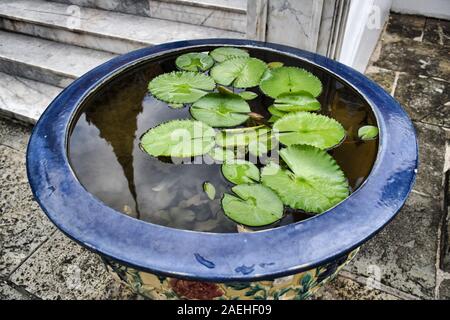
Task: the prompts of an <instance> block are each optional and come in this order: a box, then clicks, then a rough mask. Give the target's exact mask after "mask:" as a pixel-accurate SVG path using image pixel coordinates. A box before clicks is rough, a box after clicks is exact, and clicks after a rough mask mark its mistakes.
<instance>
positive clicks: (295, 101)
mask: <svg viewBox="0 0 450 320" xmlns="http://www.w3.org/2000/svg"><path fill="white" fill-rule="evenodd" d="M273 106H274V107H275V108H277V109H278V110H281V111H285V112H294V111H317V110H320V102H319V101H317V99H316V98H314V97H313V95H312V94H310V93H309V92H306V91H301V92H294V93H282V94H280V95H279V96H278V98H277V99H275V103H274V105H273Z"/></svg>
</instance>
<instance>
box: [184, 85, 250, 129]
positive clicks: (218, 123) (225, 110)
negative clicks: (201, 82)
mask: <svg viewBox="0 0 450 320" xmlns="http://www.w3.org/2000/svg"><path fill="white" fill-rule="evenodd" d="M250 111H251V110H250V106H249V105H248V103H247V102H246V101H245V100H244V99H242V98H241V97H240V96H238V95H235V94H233V95H231V94H222V93H218V92H214V93H208V94H207V95H205V96H204V97H202V98H200V99H199V100H198V101H197V102H195V103H194V104H193V105H192V107H191V115H192V117H194V118H195V119H197V120H200V121H203V122H204V123H206V124H208V125H210V126H212V127H234V126H237V125H240V124H242V123H244V122H245V121H247V119H248V113H249V112H250Z"/></svg>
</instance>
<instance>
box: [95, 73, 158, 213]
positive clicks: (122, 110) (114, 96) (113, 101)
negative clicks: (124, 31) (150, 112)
mask: <svg viewBox="0 0 450 320" xmlns="http://www.w3.org/2000/svg"><path fill="white" fill-rule="evenodd" d="M154 69H158V70H154ZM160 72H161V71H160V70H159V68H153V69H149V70H148V71H147V72H139V73H135V74H132V73H131V74H130V76H129V77H128V78H129V79H128V80H127V81H123V80H122V81H120V82H118V81H116V82H114V81H113V82H112V83H111V84H110V85H109V86H107V87H108V90H107V91H106V92H105V94H101V93H100V94H98V95H96V98H95V100H94V101H92V102H90V104H91V105H95V106H96V107H95V108H89V109H88V110H86V120H87V121H88V123H89V124H91V125H94V126H95V127H97V129H98V130H99V131H100V137H101V138H102V139H104V140H105V141H106V142H107V143H108V144H109V145H110V146H111V147H112V149H113V152H114V155H115V157H116V159H117V162H118V163H119V164H120V166H121V167H122V170H123V173H124V175H125V177H126V179H127V183H128V189H129V191H130V194H131V196H132V198H133V199H134V208H131V207H130V208H126V207H125V208H124V211H130V212H126V213H127V214H130V215H132V216H135V217H136V218H138V219H139V218H140V213H139V206H138V201H137V193H136V186H135V181H134V180H135V179H134V166H133V150H134V147H135V146H134V142H135V139H136V132H137V118H138V115H139V114H140V113H141V112H142V101H143V99H144V96H145V95H146V93H147V90H146V88H147V83H148V82H149V79H151V78H152V77H154V76H155V75H157V74H158V73H160ZM130 106H131V107H130Z"/></svg>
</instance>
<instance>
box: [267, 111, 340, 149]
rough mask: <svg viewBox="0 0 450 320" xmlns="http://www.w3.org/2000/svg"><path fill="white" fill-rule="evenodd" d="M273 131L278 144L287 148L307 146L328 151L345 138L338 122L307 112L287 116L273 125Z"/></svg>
mask: <svg viewBox="0 0 450 320" xmlns="http://www.w3.org/2000/svg"><path fill="white" fill-rule="evenodd" d="M273 129H274V131H275V132H276V133H277V134H278V139H279V140H280V142H281V143H282V144H284V145H287V146H290V145H294V144H307V145H311V146H315V147H317V148H320V149H329V148H332V147H334V146H336V145H338V144H339V143H340V142H341V141H342V140H343V139H344V138H345V130H344V128H343V127H342V125H341V124H340V123H339V122H337V121H336V120H334V119H332V118H328V117H327V116H324V115H320V114H314V113H309V112H296V113H290V114H287V115H285V116H284V117H282V118H280V119H279V120H277V121H276V122H275V123H274V125H273Z"/></svg>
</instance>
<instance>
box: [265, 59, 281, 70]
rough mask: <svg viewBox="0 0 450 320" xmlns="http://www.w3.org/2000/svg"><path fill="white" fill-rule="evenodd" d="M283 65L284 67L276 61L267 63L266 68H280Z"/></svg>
mask: <svg viewBox="0 0 450 320" xmlns="http://www.w3.org/2000/svg"><path fill="white" fill-rule="evenodd" d="M283 65H284V63H283V62H278V61H274V62H269V63H268V64H267V66H268V67H269V69H275V68H281V67H282V66H283Z"/></svg>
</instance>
